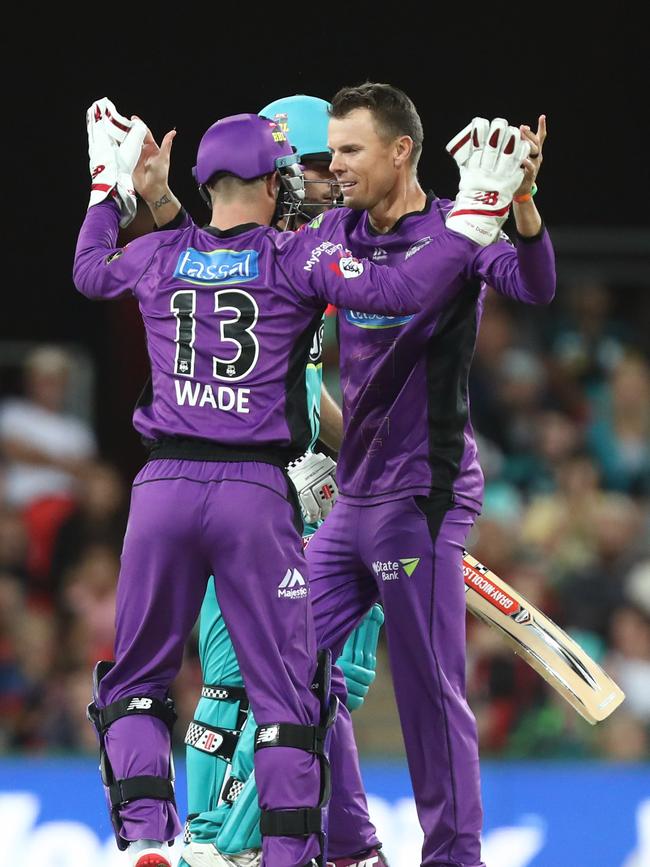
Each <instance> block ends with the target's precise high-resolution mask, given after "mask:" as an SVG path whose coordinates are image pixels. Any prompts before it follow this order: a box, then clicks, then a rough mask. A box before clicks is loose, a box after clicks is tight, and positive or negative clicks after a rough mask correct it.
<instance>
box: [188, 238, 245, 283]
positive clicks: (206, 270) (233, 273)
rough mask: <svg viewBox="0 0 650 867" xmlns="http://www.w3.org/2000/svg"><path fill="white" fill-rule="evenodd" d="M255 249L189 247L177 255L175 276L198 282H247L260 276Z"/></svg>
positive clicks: (189, 281)
mask: <svg viewBox="0 0 650 867" xmlns="http://www.w3.org/2000/svg"><path fill="white" fill-rule="evenodd" d="M257 257H258V253H257V250H209V251H207V252H206V251H205V250H195V249H194V248H193V247H188V249H187V250H183V252H182V253H181V254H180V256H179V257H178V262H177V263H176V270H175V271H174V277H178V278H179V279H181V280H184V281H185V282H186V283H196V284H198V285H199V286H227V285H228V284H229V283H247V282H248V281H249V280H255V278H256V277H258V276H259V273H260V271H259V266H258V264H257Z"/></svg>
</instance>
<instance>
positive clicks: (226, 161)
mask: <svg viewBox="0 0 650 867" xmlns="http://www.w3.org/2000/svg"><path fill="white" fill-rule="evenodd" d="M297 162H298V157H297V155H296V154H295V152H294V149H293V148H292V146H291V143H290V142H289V140H288V138H287V137H286V135H285V134H284V133H283V132H282V130H281V128H280V127H279V126H278V124H277V123H275V121H273V120H270V119H269V118H267V117H260V116H259V115H257V114H234V115H231V116H230V117H222V118H221V120H218V121H217V122H216V123H213V124H212V126H211V127H210V128H209V129H208V130H207V131H206V132H205V133H204V135H203V138H202V139H201V141H200V143H199V150H198V153H197V156H196V165H195V166H194V168H193V169H192V174H193V175H194V179H195V180H196V182H197V183H199V184H205V183H207V182H208V181H209V180H210V178H211V177H212V176H213V175H214V174H216V172H227V173H228V174H231V175H236V176H237V177H238V178H243V179H244V180H251V179H252V178H259V177H261V176H262V175H268V174H270V173H271V172H274V171H275V170H276V169H280V168H283V167H284V166H288V165H291V164H293V163H297Z"/></svg>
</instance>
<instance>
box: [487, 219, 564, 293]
mask: <svg viewBox="0 0 650 867" xmlns="http://www.w3.org/2000/svg"><path fill="white" fill-rule="evenodd" d="M475 265H476V276H478V277H480V278H481V279H482V280H484V281H485V282H486V283H487V284H488V286H492V287H493V288H494V289H495V291H496V292H498V293H499V294H500V295H504V296H505V297H506V298H512V299H513V300H514V301H522V302H523V303H524V304H548V303H549V302H551V301H552V300H553V297H554V295H555V284H556V275H555V252H554V250H553V245H552V243H551V239H550V237H549V234H548V232H547V231H546V229H545V228H544V226H543V225H542V229H541V231H540V232H539V233H538V234H537V235H535V236H533V237H525V236H522V235H520V236H519V237H518V239H517V243H516V245H515V247H514V249H513V246H512V245H511V244H510V243H509V242H507V241H499V242H497V243H496V244H492V245H490V246H489V247H484V248H483V249H482V250H481V251H480V253H479V255H478V257H477V260H476V263H475Z"/></svg>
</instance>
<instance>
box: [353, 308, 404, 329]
mask: <svg viewBox="0 0 650 867" xmlns="http://www.w3.org/2000/svg"><path fill="white" fill-rule="evenodd" d="M413 316H414V314H413V313H412V314H410V315H409V316H384V315H383V314H381V313H360V312H359V311H358V310H346V311H345V318H346V320H347V321H348V322H349V323H350V324H351V325H356V326H357V328H396V327H397V326H398V325H406V323H407V322H410V321H411V319H413Z"/></svg>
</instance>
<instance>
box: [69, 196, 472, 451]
mask: <svg viewBox="0 0 650 867" xmlns="http://www.w3.org/2000/svg"><path fill="white" fill-rule="evenodd" d="M118 216H119V214H118V209H117V206H116V205H115V203H113V202H102V203H101V204H99V205H95V206H93V207H92V208H90V209H89V210H88V213H87V215H86V218H85V220H84V223H83V226H82V227H81V230H80V233H79V238H78V242H77V249H76V254H75V261H74V274H73V276H74V282H75V285H76V287H77V289H78V290H79V291H80V292H82V293H83V294H84V295H86V296H87V297H89V298H95V299H110V298H118V297H120V296H123V295H125V294H128V293H132V294H133V295H135V297H136V298H137V299H138V302H139V306H140V311H141V314H142V318H143V321H144V325H145V329H146V334H147V346H148V352H149V359H150V362H151V386H152V387H151V389H150V390H149V391H150V394H149V396H148V402H146V403H142V402H141V404H140V405H139V406H138V407H137V408H136V410H135V412H134V416H133V423H134V426H135V428H136V429H137V430H138V431H139V432H140V434H141V435H142V437H143V438H144V439H145V440H148V441H157V440H161V439H164V438H166V437H170V436H176V437H193V438H200V439H205V440H212V441H214V442H218V443H220V444H222V445H226V446H233V447H236V446H239V447H241V446H246V447H259V446H261V447H267V448H268V447H271V448H282V449H284V450H289V451H290V452H295V453H296V454H298V453H301V452H303V451H304V450H305V449H306V448H307V446H308V444H309V441H310V438H311V430H310V425H309V418H308V413H307V398H306V390H305V366H306V364H307V361H308V358H309V351H310V348H311V345H312V341H313V336H314V333H315V331H316V330H317V329H318V327H319V325H320V321H321V316H322V314H323V310H324V308H325V306H326V304H327V303H328V302H331V303H332V304H335V305H337V306H342V307H349V308H352V309H355V310H364V311H366V312H367V313H368V314H374V315H379V314H381V315H384V314H387V313H390V314H392V315H399V316H405V315H408V314H412V313H413V312H415V311H417V310H419V309H420V308H421V307H422V304H423V302H424V300H425V298H426V303H427V305H430V304H431V303H433V302H431V301H430V300H429V298H428V295H429V294H430V292H431V285H432V284H431V280H430V277H429V270H430V268H431V267H434V266H433V265H432V264H431V263H428V262H425V261H424V260H420V261H418V260H417V259H413V260H410V261H409V262H406V263H404V265H403V266H402V267H401V268H399V269H397V268H395V269H393V268H391V269H386V268H380V267H376V266H375V265H373V264H372V263H369V262H362V261H358V260H357V259H355V258H353V257H351V256H350V254H349V253H348V251H347V249H346V248H345V247H344V246H343V245H341V244H339V243H330V242H329V241H323V240H321V239H315V238H314V236H313V235H312V234H311V233H307V234H304V233H292V232H278V231H277V230H275V229H272V228H270V227H268V226H259V225H257V224H255V223H250V224H246V225H244V226H237V227H235V228H233V229H230V230H227V231H220V230H218V229H215V228H212V227H208V228H199V227H197V226H195V225H194V224H193V223H191V221H190V220H189V219H186V220H184V221H183V223H184V225H183V226H182V228H180V229H176V230H170V231H160V232H155V233H153V234H150V235H146V236H144V237H141V238H138V239H136V240H135V241H132V242H131V243H130V244H128V245H127V246H126V247H124V248H116V247H115V242H116V239H117V232H118ZM434 250H436V251H438V250H439V251H440V253H439V254H438V253H437V254H436V256H435V257H432V258H435V259H437V262H436V264H435V267H434V271H435V274H436V280H435V282H434V285H435V286H436V287H441V289H442V290H443V291H437V295H438V298H439V300H440V299H442V298H443V295H444V289H445V287H447V286H448V285H452V284H454V283H455V282H456V279H457V275H458V273H460V272H461V271H463V270H465V269H466V268H467V264H468V262H469V261H470V259H471V257H472V255H473V245H472V244H471V243H470V242H469V241H467V239H465V238H462V237H461V236H460V235H455V234H454V233H452V232H446V233H444V234H439V236H438V238H437V241H436V242H434V243H432V245H431V253H433V252H434Z"/></svg>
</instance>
